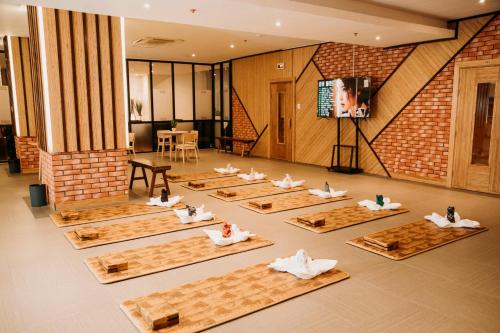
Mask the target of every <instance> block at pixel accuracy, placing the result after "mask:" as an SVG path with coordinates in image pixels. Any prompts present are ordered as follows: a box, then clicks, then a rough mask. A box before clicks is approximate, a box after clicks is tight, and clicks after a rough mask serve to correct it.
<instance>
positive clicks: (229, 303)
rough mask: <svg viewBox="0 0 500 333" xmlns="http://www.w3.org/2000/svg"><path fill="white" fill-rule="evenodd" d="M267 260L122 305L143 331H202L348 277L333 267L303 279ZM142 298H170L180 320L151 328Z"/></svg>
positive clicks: (161, 301)
mask: <svg viewBox="0 0 500 333" xmlns="http://www.w3.org/2000/svg"><path fill="white" fill-rule="evenodd" d="M268 264H269V263H268V262H266V263H261V264H258V265H255V266H249V267H245V268H242V269H239V270H236V271H233V272H231V273H228V274H225V275H220V276H212V277H209V278H207V279H204V280H199V281H196V282H193V283H189V284H185V285H182V286H180V287H176V288H173V289H169V290H165V291H160V292H155V293H153V294H150V295H148V296H144V297H139V298H136V299H131V300H128V301H125V302H123V303H122V304H121V305H120V307H121V309H122V310H123V311H124V312H125V314H126V315H127V317H128V318H129V319H130V320H131V321H132V322H133V323H134V325H135V326H136V327H137V328H138V329H139V331H140V332H142V333H152V332H175V333H178V332H199V331H203V330H206V329H209V328H211V327H214V326H217V325H221V324H223V323H225V322H228V321H231V320H234V319H237V318H240V317H243V316H246V315H248V314H251V313H253V312H257V311H260V310H263V309H265V308H268V307H271V306H273V305H276V304H278V303H281V302H284V301H287V300H289V299H292V298H294V297H297V296H301V295H304V294H307V293H309V292H312V291H314V290H317V289H320V288H323V287H325V286H328V285H331V284H334V283H336V282H339V281H342V280H344V279H347V278H348V277H349V274H348V273H346V272H343V271H340V270H337V269H332V270H330V271H328V272H326V273H323V274H321V275H318V276H316V277H315V278H313V279H310V280H301V279H299V278H297V277H295V276H293V275H292V274H289V273H283V272H277V271H275V270H273V269H271V268H268V267H267V265H268ZM142 302H147V303H148V304H149V305H152V306H161V304H165V302H168V304H170V306H171V307H172V308H174V309H176V310H177V311H179V316H180V322H179V324H177V325H175V326H172V327H169V328H167V329H163V330H159V331H152V330H151V328H150V327H149V326H148V325H147V324H146V322H145V320H144V319H143V317H142V316H141V315H140V313H139V311H138V310H137V304H138V303H142ZM142 304H143V303H142Z"/></svg>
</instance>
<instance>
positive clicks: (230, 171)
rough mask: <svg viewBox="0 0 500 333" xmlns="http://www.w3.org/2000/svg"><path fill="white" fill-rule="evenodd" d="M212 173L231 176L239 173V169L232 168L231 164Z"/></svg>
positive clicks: (215, 169)
mask: <svg viewBox="0 0 500 333" xmlns="http://www.w3.org/2000/svg"><path fill="white" fill-rule="evenodd" d="M214 171H215V172H217V173H222V174H233V173H237V172H239V171H240V169H238V168H235V167H232V166H231V164H228V165H226V167H225V168H214Z"/></svg>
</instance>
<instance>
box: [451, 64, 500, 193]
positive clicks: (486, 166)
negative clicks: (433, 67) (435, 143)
mask: <svg viewBox="0 0 500 333" xmlns="http://www.w3.org/2000/svg"><path fill="white" fill-rule="evenodd" d="M499 75H500V66H498V65H497V66H488V67H476V68H462V69H460V72H459V83H458V97H457V116H456V124H455V146H454V159H453V171H452V186H453V187H457V188H463V189H469V190H474V191H480V192H488V193H500V111H499V104H500V76H499Z"/></svg>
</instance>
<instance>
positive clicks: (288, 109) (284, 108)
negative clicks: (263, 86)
mask: <svg viewBox="0 0 500 333" xmlns="http://www.w3.org/2000/svg"><path fill="white" fill-rule="evenodd" d="M270 96H271V115H270V121H269V128H270V135H271V145H270V146H271V158H275V159H280V160H288V161H289V160H291V159H292V121H293V90H292V82H277V83H271V93H270Z"/></svg>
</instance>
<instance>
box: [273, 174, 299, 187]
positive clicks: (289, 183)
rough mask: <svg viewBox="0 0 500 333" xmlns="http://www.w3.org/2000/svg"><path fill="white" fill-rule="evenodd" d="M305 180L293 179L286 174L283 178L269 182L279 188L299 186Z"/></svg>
mask: <svg viewBox="0 0 500 333" xmlns="http://www.w3.org/2000/svg"><path fill="white" fill-rule="evenodd" d="M305 182H306V181H305V180H297V181H294V180H293V179H292V177H291V176H290V175H289V174H286V175H285V178H283V180H271V183H273V185H274V186H277V187H281V188H294V187H297V186H301V185H302V184H304V183H305Z"/></svg>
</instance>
